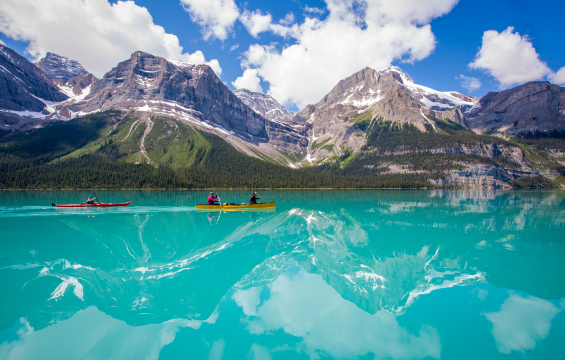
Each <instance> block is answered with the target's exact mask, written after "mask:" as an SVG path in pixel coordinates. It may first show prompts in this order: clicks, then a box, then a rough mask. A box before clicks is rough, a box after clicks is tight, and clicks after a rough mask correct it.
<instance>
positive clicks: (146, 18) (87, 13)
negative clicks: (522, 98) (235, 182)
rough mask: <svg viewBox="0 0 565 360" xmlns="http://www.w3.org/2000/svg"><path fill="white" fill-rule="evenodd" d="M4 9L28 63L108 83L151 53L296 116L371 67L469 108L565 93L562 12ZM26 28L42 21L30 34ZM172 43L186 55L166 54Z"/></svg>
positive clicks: (47, 5) (299, 3)
mask: <svg viewBox="0 0 565 360" xmlns="http://www.w3.org/2000/svg"><path fill="white" fill-rule="evenodd" d="M3 3H4V4H3V5H0V15H1V16H0V19H2V20H0V39H1V40H2V41H3V42H4V43H5V44H6V45H8V46H10V47H12V48H13V49H14V50H16V51H18V52H19V53H20V54H22V55H24V56H26V57H27V58H28V59H30V60H34V59H35V58H37V57H40V56H42V55H43V54H44V53H45V52H46V51H52V52H55V53H59V54H61V55H64V56H68V57H70V58H72V59H76V60H78V61H79V62H81V63H82V64H83V65H84V66H85V67H86V68H87V70H89V71H92V72H94V73H95V75H97V76H101V75H102V74H103V73H104V72H105V71H108V70H110V68H111V67H112V66H115V65H116V64H117V62H118V61H121V60H125V59H127V58H128V57H129V55H128V54H130V53H131V52H133V51H135V50H143V51H147V52H151V53H154V54H155V55H160V56H167V57H169V58H177V59H179V60H187V61H192V62H197V63H198V62H199V63H209V64H210V65H211V66H212V67H213V68H214V69H215V70H216V72H217V73H219V75H220V77H221V79H222V80H223V81H224V82H225V83H226V85H228V87H230V88H231V89H232V90H233V89H235V88H236V87H242V86H243V87H248V88H251V90H255V91H263V92H266V93H267V92H268V93H270V94H272V95H273V96H275V98H277V100H279V101H280V102H281V103H284V104H285V106H287V107H288V108H290V109H291V110H301V108H302V107H303V106H305V104H307V103H312V102H317V101H319V100H320V99H321V97H323V95H325V93H327V92H328V91H329V90H331V88H332V87H333V86H334V85H335V84H337V82H338V81H339V80H340V79H342V78H344V77H347V76H349V75H351V74H352V73H354V72H356V71H358V70H361V69H362V68H363V67H364V66H371V67H374V68H378V67H381V68H382V67H385V66H387V65H389V64H392V65H396V66H399V67H401V68H402V69H403V70H404V71H405V72H407V73H408V74H409V75H410V76H411V77H412V78H413V79H414V80H415V81H416V82H417V83H419V84H422V85H425V86H429V87H431V88H434V89H436V90H441V91H447V90H455V91H459V92H462V93H466V94H471V95H473V96H482V95H484V94H485V93H487V92H488V91H498V90H500V89H504V88H508V87H513V86H516V85H518V84H521V83H524V82H527V81H531V80H537V79H541V80H550V81H552V82H554V83H559V84H563V83H565V69H564V70H563V71H561V72H559V70H560V69H562V68H565V46H564V45H565V38H564V37H563V36H562V35H561V34H562V30H563V25H561V21H560V20H561V18H562V14H563V13H565V2H564V1H555V0H551V1H550V0H547V1H524V0H490V1H486V0H473V1H471V0H460V1H457V0H429V1H425V2H424V1H419V0H394V1H393V0H358V1H355V0H345V1H338V0H328V1H321V0H309V1H304V0H289V1H273V0H262V1H255V0H248V1H245V2H242V1H237V0H206V1H203V0H171V1H169V0H160V1H157V0H136V1H135V2H129V3H128V4H124V3H121V4H117V2H116V1H111V2H110V4H108V3H107V0H88V1H86V2H83V1H80V0H43V1H42V2H41V5H39V3H38V2H36V1H33V0H6V1H5V2H3ZM118 5H119V6H118ZM214 6H215V7H214ZM308 9H310V11H307V10H308ZM312 9H314V10H312ZM316 9H318V10H316ZM55 10H57V12H56V14H57V15H58V16H59V19H57V22H52V21H51V20H50V18H49V17H48V14H47V13H48V12H49V11H55ZM253 14H255V15H257V16H255V17H254V18H253V17H252V15H253ZM289 14H292V16H289ZM267 15H270V16H271V17H270V18H267ZM25 16H27V18H28V20H31V21H35V20H36V21H35V22H34V24H33V25H30V23H29V22H27V21H28V20H26V19H25ZM20 17H21V18H20ZM65 18H66V19H70V20H69V21H68V22H67V23H68V27H67V28H65V26H66V25H65V22H66V20H65ZM383 18H384V19H386V20H382V19H383ZM124 19H129V20H124ZM284 19H286V20H287V21H286V22H283V23H280V21H281V20H284ZM309 19H310V20H309ZM312 19H314V20H312ZM308 21H311V22H312V23H311V24H307V23H306V22H308ZM261 24H262V25H261ZM156 25H157V26H156ZM159 26H160V27H162V28H163V29H162V30H164V31H161V30H160V28H159ZM253 26H256V27H255V28H253ZM293 27H294V28H293ZM509 27H511V28H510V29H509ZM253 29H255V33H254V30H253ZM293 29H294V30H293ZM487 31H490V32H489V33H488V34H489V36H488V38H489V40H488V41H485V42H483V37H484V36H485V37H486V36H487V35H486V34H485V32H487ZM252 33H253V35H254V36H253V35H252ZM518 34H519V35H518ZM284 35H286V36H284ZM171 36H172V38H173V40H174V37H176V39H178V44H174V41H173V45H171V44H170V43H171V41H170V40H171ZM134 49H135V50H134ZM285 49H287V50H285ZM198 51H200V52H201V54H200V53H197V52H198ZM479 51H481V53H480V56H479ZM212 60H217V61H216V62H214V61H212ZM475 60H476V61H475ZM474 61H475V65H474V66H473V67H474V68H472V67H470V66H469V64H471V63H473V62H474ZM220 68H221V72H220V70H219V69H220ZM246 69H247V70H249V71H247V72H246V73H245V76H243V74H244V70H246ZM377 70H378V69H377ZM461 75H463V76H464V77H462V76H461ZM238 78H239V80H238ZM465 80H467V81H466V83H465ZM479 84H480V86H479ZM463 85H465V87H464V86H463Z"/></svg>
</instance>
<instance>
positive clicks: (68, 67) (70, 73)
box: [35, 52, 88, 81]
mask: <svg viewBox="0 0 565 360" xmlns="http://www.w3.org/2000/svg"><path fill="white" fill-rule="evenodd" d="M35 66H37V67H38V68H40V69H41V70H43V72H44V73H45V75H47V76H49V78H51V79H53V80H65V81H66V80H69V79H71V78H74V77H77V76H84V75H87V74H88V71H86V70H85V69H84V68H83V67H82V65H81V64H79V63H78V62H77V61H75V60H69V58H67V57H64V56H61V55H57V54H54V53H51V52H48V53H47V55H45V57H44V58H43V59H41V60H39V62H37V63H36V64H35Z"/></svg>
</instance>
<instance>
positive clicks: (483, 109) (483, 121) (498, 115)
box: [465, 81, 565, 134]
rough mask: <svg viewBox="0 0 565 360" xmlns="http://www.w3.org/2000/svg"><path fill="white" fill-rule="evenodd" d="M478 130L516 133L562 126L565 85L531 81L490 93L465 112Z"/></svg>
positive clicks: (564, 119)
mask: <svg viewBox="0 0 565 360" xmlns="http://www.w3.org/2000/svg"><path fill="white" fill-rule="evenodd" d="M465 115H466V117H467V118H468V119H469V122H470V124H471V127H472V128H473V129H474V130H475V131H478V132H483V131H491V132H495V133H500V134H516V133H519V132H524V131H550V130H555V129H563V128H565V88H562V87H560V86H558V85H552V84H550V83H548V82H543V81H533V82H529V83H526V84H523V85H521V86H518V87H515V88H513V89H509V90H504V91H502V92H489V93H488V94H486V95H485V96H483V97H482V98H481V99H480V100H479V102H478V103H477V104H476V105H475V106H474V107H473V108H470V109H468V111H467V113H466V114H465Z"/></svg>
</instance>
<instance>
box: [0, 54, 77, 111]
mask: <svg viewBox="0 0 565 360" xmlns="http://www.w3.org/2000/svg"><path fill="white" fill-rule="evenodd" d="M38 98H40V99H44V100H47V101H53V102H58V101H63V100H65V99H67V96H66V95H65V94H63V93H61V92H60V91H59V89H57V86H56V85H55V84H54V83H53V81H51V79H50V78H49V77H48V76H46V75H45V74H44V73H43V72H42V71H41V70H40V69H38V68H36V67H35V66H33V64H32V63H30V62H29V61H28V60H27V59H26V58H24V57H23V56H20V55H18V53H16V52H15V51H13V50H12V49H10V48H9V47H6V46H3V45H0V108H1V109H7V110H16V111H25V110H29V111H36V112H41V111H42V110H43V108H45V106H46V105H45V104H44V102H43V101H41V100H40V99H38Z"/></svg>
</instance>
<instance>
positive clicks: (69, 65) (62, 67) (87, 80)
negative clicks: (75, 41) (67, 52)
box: [35, 52, 98, 101]
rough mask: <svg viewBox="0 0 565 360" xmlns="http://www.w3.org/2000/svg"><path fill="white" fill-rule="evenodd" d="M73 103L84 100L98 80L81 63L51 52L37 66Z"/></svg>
mask: <svg viewBox="0 0 565 360" xmlns="http://www.w3.org/2000/svg"><path fill="white" fill-rule="evenodd" d="M35 66H37V67H38V68H40V69H41V70H43V72H44V73H45V74H46V75H47V76H48V77H49V78H51V80H53V82H54V83H55V84H56V85H57V86H58V87H59V89H60V90H61V91H62V92H64V93H65V94H66V95H68V96H69V97H70V98H71V99H72V100H73V101H78V100H83V99H84V98H85V97H86V96H87V95H88V94H90V89H91V87H92V85H93V84H95V83H96V82H98V79H97V78H96V77H95V76H94V75H92V74H91V73H89V72H88V71H86V70H85V69H84V68H83V67H82V65H81V64H80V63H78V62H77V61H75V60H69V58H66V57H64V56H60V55H57V54H54V53H51V52H48V53H47V55H46V56H45V57H44V58H43V59H41V60H40V61H39V62H37V63H36V64H35Z"/></svg>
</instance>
